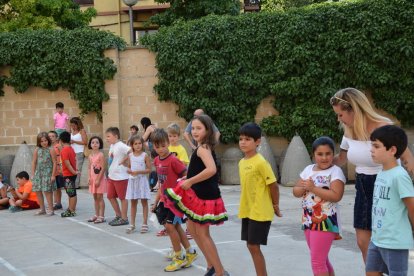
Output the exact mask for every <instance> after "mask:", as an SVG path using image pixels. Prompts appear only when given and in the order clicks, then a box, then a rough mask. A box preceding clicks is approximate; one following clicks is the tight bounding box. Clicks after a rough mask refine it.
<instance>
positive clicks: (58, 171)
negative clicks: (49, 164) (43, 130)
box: [53, 143, 62, 176]
mask: <svg viewBox="0 0 414 276" xmlns="http://www.w3.org/2000/svg"><path fill="white" fill-rule="evenodd" d="M53 149H54V150H55V153H56V171H55V173H54V176H58V175H61V174H62V159H61V158H60V145H59V143H57V144H56V145H54V146H53Z"/></svg>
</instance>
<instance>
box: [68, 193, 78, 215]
mask: <svg viewBox="0 0 414 276" xmlns="http://www.w3.org/2000/svg"><path fill="white" fill-rule="evenodd" d="M77 202H78V197H77V196H73V197H69V208H68V209H69V210H70V211H72V212H75V211H76V203H77Z"/></svg>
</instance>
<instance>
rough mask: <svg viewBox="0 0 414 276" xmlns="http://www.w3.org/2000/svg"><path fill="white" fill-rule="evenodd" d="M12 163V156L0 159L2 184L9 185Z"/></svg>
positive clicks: (7, 155) (8, 155) (4, 156)
mask: <svg viewBox="0 0 414 276" xmlns="http://www.w3.org/2000/svg"><path fill="white" fill-rule="evenodd" d="M13 161H14V155H13V154H6V155H3V156H1V157H0V172H1V173H2V174H3V182H4V183H10V171H11V169H12V165H13Z"/></svg>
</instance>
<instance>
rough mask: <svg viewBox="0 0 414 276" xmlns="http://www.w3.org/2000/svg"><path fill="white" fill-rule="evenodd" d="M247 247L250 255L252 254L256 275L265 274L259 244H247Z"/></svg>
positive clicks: (261, 275)
mask: <svg viewBox="0 0 414 276" xmlns="http://www.w3.org/2000/svg"><path fill="white" fill-rule="evenodd" d="M247 248H248V249H249V251H250V255H252V258H253V263H254V269H255V270H256V275H257V276H267V271H266V260H265V258H264V256H263V253H262V251H261V250H260V245H259V244H249V243H248V244H247Z"/></svg>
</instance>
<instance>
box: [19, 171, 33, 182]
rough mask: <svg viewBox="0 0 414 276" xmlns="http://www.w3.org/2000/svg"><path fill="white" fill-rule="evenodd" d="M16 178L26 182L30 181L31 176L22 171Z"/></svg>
mask: <svg viewBox="0 0 414 276" xmlns="http://www.w3.org/2000/svg"><path fill="white" fill-rule="evenodd" d="M16 178H20V179H23V178H24V179H26V180H29V179H30V177H29V174H28V173H27V172H26V171H21V172H19V173H18V174H16Z"/></svg>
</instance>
